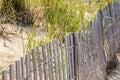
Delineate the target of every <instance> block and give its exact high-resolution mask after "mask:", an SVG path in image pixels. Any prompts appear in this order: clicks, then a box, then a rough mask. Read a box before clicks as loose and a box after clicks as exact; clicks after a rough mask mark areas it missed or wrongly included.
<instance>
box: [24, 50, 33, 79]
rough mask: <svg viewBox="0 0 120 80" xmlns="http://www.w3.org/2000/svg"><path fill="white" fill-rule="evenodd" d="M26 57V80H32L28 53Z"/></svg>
mask: <svg viewBox="0 0 120 80" xmlns="http://www.w3.org/2000/svg"><path fill="white" fill-rule="evenodd" d="M25 57H26V79H27V80H32V75H31V67H30V53H29V52H27V54H26V55H25Z"/></svg>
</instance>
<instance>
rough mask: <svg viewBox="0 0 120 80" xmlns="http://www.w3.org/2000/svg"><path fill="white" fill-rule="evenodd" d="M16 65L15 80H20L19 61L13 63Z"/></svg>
mask: <svg viewBox="0 0 120 80" xmlns="http://www.w3.org/2000/svg"><path fill="white" fill-rule="evenodd" d="M15 65H16V80H21V77H20V61H15Z"/></svg>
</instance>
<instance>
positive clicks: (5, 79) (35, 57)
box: [2, 40, 66, 80]
mask: <svg viewBox="0 0 120 80" xmlns="http://www.w3.org/2000/svg"><path fill="white" fill-rule="evenodd" d="M64 59H65V53H64V52H62V42H61V40H53V41H51V42H48V43H47V44H45V45H42V46H41V47H36V48H35V49H32V51H30V52H27V53H26V55H25V58H24V57H21V58H20V60H18V61H15V65H14V64H11V65H10V66H9V70H8V71H7V70H4V71H3V72H2V80H48V79H49V80H65V79H66V76H65V73H66V71H65V65H66V63H65V60H64Z"/></svg>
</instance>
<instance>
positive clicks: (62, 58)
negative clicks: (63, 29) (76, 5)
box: [2, 0, 120, 80]
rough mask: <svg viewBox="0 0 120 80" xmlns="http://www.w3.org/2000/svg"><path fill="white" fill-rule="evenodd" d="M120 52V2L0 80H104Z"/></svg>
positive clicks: (33, 54) (38, 49)
mask: <svg viewBox="0 0 120 80" xmlns="http://www.w3.org/2000/svg"><path fill="white" fill-rule="evenodd" d="M119 49H120V0H118V1H115V2H113V3H109V4H108V5H106V6H105V7H104V8H103V10H99V11H98V12H97V15H96V17H95V18H94V20H93V21H90V22H89V25H88V28H87V29H86V30H85V29H84V24H83V25H82V28H81V29H79V30H78V31H76V32H74V33H67V34H66V36H65V40H64V42H63V43H62V41H61V40H57V39H56V40H52V41H50V42H48V43H47V44H45V45H42V46H40V47H36V48H35V49H32V51H30V52H27V53H26V55H25V57H21V59H20V60H18V61H16V62H15V64H11V65H10V66H9V70H4V71H3V72H2V80H105V78H106V77H107V76H109V75H108V72H107V71H108V69H109V66H111V64H112V65H113V63H116V61H114V59H116V54H117V53H118V51H119Z"/></svg>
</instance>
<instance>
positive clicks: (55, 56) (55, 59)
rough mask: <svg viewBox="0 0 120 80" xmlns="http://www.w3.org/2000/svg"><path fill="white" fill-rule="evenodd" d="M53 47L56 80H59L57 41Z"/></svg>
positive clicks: (53, 42) (53, 43)
mask: <svg viewBox="0 0 120 80" xmlns="http://www.w3.org/2000/svg"><path fill="white" fill-rule="evenodd" d="M52 45H53V55H54V67H55V80H58V77H57V75H58V74H57V72H58V70H57V54H56V53H57V51H56V45H55V40H53V41H52Z"/></svg>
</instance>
